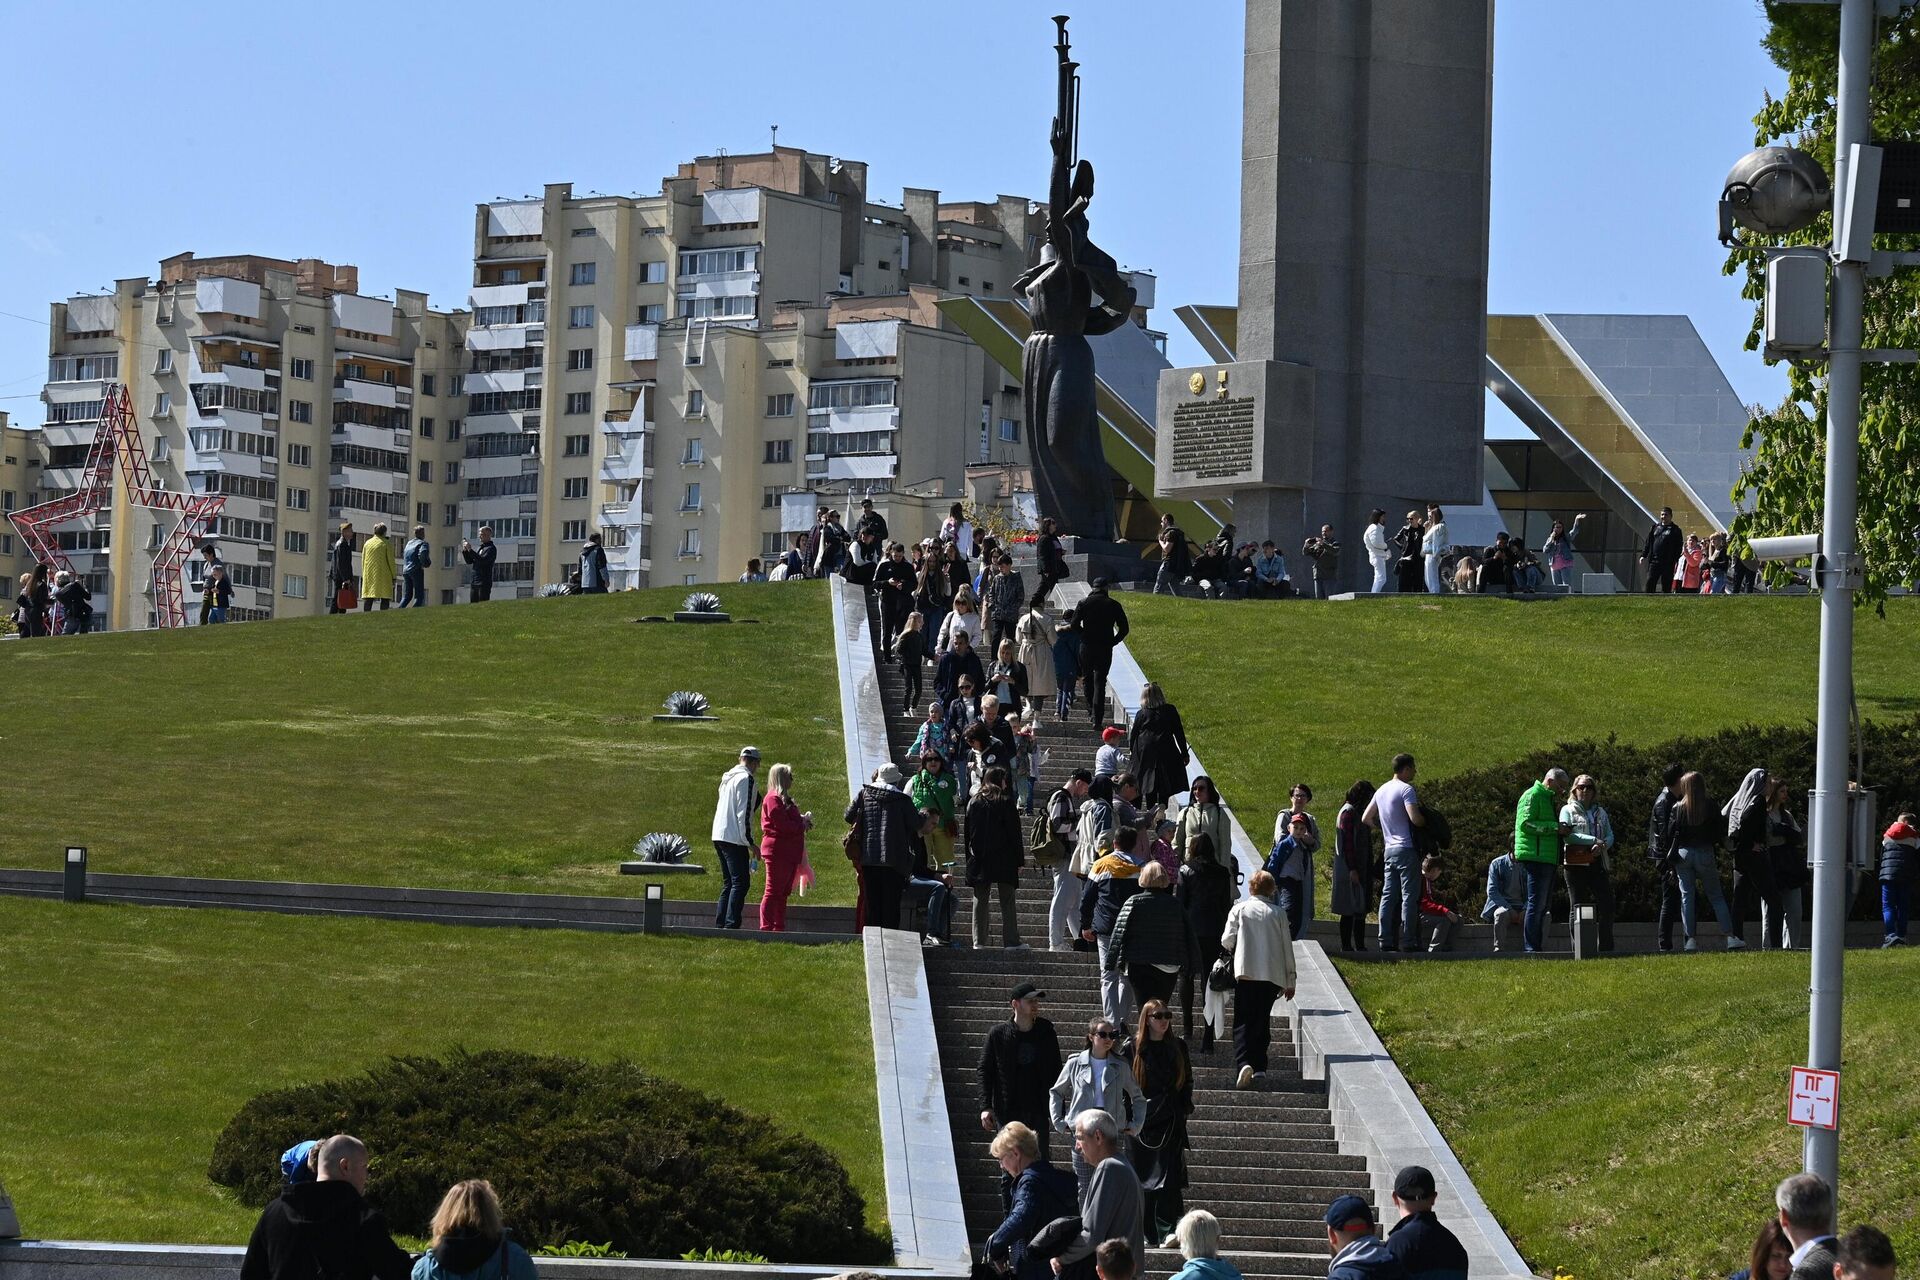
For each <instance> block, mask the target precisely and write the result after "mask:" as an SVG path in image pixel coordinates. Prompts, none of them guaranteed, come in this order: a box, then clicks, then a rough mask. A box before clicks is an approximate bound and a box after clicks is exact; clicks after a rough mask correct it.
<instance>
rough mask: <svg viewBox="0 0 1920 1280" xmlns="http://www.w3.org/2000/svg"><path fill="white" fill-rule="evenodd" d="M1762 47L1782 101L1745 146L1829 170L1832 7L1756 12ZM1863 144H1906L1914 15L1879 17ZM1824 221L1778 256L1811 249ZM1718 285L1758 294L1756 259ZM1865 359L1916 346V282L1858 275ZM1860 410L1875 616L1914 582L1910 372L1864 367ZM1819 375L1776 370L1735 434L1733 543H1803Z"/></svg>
mask: <svg viewBox="0 0 1920 1280" xmlns="http://www.w3.org/2000/svg"><path fill="white" fill-rule="evenodd" d="M1766 12H1767V19H1768V22H1769V23H1770V29H1769V31H1768V33H1767V36H1766V39H1765V41H1764V44H1765V46H1766V49H1767V52H1768V53H1769V54H1770V55H1771V56H1772V58H1773V60H1774V62H1775V63H1777V64H1778V65H1779V66H1780V67H1781V69H1782V70H1784V71H1785V72H1786V73H1787V90H1786V93H1785V95H1784V96H1782V97H1780V98H1775V97H1774V96H1773V95H1771V94H1768V95H1767V97H1766V101H1765V103H1764V104H1763V105H1762V107H1761V109H1760V112H1759V114H1757V115H1756V116H1754V118H1753V122H1754V126H1755V130H1754V145H1755V146H1767V145H1770V144H1773V143H1776V142H1779V141H1783V140H1784V141H1787V142H1789V143H1790V144H1791V145H1794V146H1797V147H1800V148H1801V149H1802V150H1804V151H1807V152H1809V153H1811V154H1812V155H1813V156H1814V157H1815V158H1816V159H1817V160H1819V161H1820V163H1821V164H1822V165H1823V166H1824V167H1825V168H1826V171H1827V172H1828V173H1829V174H1831V173H1832V172H1833V130H1834V102H1833V88H1834V84H1835V82H1836V78H1837V71H1838V68H1837V62H1838V56H1839V37H1840V17H1839V9H1838V7H1837V6H1834V7H1828V6H1824V5H1804V4H1779V3H1771V2H1770V3H1768V4H1767V5H1766ZM1872 113H1873V134H1874V137H1875V138H1876V139H1905V138H1916V137H1920V14H1916V13H1915V12H1913V11H1908V12H1905V13H1903V14H1902V15H1901V16H1899V17H1898V18H1882V19H1879V25H1878V29H1877V32H1876V44H1875V49H1874V59H1873V91H1872ZM1832 235H1833V220H1832V215H1831V214H1830V213H1829V214H1823V215H1821V217H1820V219H1819V221H1818V222H1816V223H1814V224H1813V225H1812V226H1811V227H1809V228H1807V229H1806V230H1805V231H1802V232H1798V233H1796V234H1794V235H1790V236H1785V237H1782V238H1781V239H1780V240H1779V241H1778V243H1780V244H1805V245H1820V246H1825V245H1826V244H1827V243H1828V242H1829V241H1830V240H1831V239H1832ZM1876 244H1877V246H1878V247H1880V248H1883V249H1915V248H1920V236H1911V235H1907V236H1884V235H1883V236H1881V237H1879V239H1878V240H1877V241H1876ZM1726 273H1727V274H1728V275H1736V274H1743V275H1744V278H1745V283H1744V286H1743V287H1742V289H1741V296H1742V297H1744V298H1750V299H1752V300H1754V301H1755V302H1756V303H1758V302H1761V301H1762V300H1763V299H1764V298H1765V296H1766V280H1765V261H1764V258H1763V256H1762V255H1761V254H1760V253H1758V252H1756V251H1754V250H1749V249H1736V250H1734V252H1733V253H1732V254H1731V255H1729V257H1728V259H1727V264H1726ZM1865 319H1866V339H1865V345H1866V346H1868V347H1902V348H1915V347H1920V270H1914V269H1905V270H1896V271H1895V272H1893V273H1892V274H1891V275H1888V276H1882V277H1877V278H1876V277H1869V279H1868V281H1867V296H1866V311H1865ZM1762 324H1763V312H1762V311H1761V309H1759V308H1756V309H1755V314H1754V323H1753V328H1752V329H1751V330H1750V331H1749V332H1748V334H1747V343H1746V345H1747V349H1748V350H1749V351H1754V350H1758V349H1759V347H1760V345H1761V327H1762ZM1861 379H1862V396H1861V406H1860V517H1859V539H1860V553H1861V556H1862V558H1863V560H1864V562H1865V566H1866V579H1865V586H1864V589H1863V590H1862V591H1861V593H1860V595H1859V599H1860V600H1861V601H1862V602H1871V603H1873V604H1875V605H1876V606H1878V605H1882V604H1883V603H1884V602H1885V600H1886V596H1887V591H1888V589H1889V588H1893V587H1901V586H1906V587H1912V586H1914V585H1915V583H1916V581H1920V368H1916V367H1915V366H1913V365H1904V364H1882V363H1877V362H1869V363H1868V364H1867V365H1866V366H1865V368H1864V369H1863V370H1862V375H1861ZM1826 433H1827V379H1826V371H1825V366H1824V365H1823V364H1816V363H1812V362H1805V363H1798V364H1796V365H1794V367H1792V368H1791V369H1790V370H1789V372H1788V389H1787V395H1786V398H1785V399H1784V400H1782V401H1781V403H1780V404H1779V405H1778V406H1777V407H1775V408H1772V409H1767V410H1762V411H1760V412H1758V413H1756V415H1755V416H1754V418H1753V419H1752V421H1751V422H1749V423H1748V424H1747V430H1746V432H1745V434H1744V435H1743V436H1742V438H1741V442H1740V443H1741V445H1742V446H1743V447H1746V448H1750V449H1752V450H1753V460H1752V462H1751V464H1750V465H1749V466H1748V467H1747V469H1746V470H1745V471H1744V472H1743V473H1742V475H1741V477H1740V480H1739V481H1738V482H1737V483H1736V484H1735V486H1734V490H1733V501H1734V505H1735V507H1737V508H1738V509H1739V512H1740V514H1739V515H1738V516H1737V517H1736V518H1735V520H1734V523H1733V532H1734V535H1735V537H1736V538H1737V539H1739V540H1741V541H1743V542H1744V541H1745V540H1746V539H1748V538H1753V537H1763V536H1767V535H1771V534H1786V533H1807V532H1810V531H1811V529H1812V523H1813V521H1814V520H1815V519H1817V517H1818V513H1819V512H1820V511H1822V510H1823V509H1824V507H1825V471H1826V461H1827V450H1826Z"/></svg>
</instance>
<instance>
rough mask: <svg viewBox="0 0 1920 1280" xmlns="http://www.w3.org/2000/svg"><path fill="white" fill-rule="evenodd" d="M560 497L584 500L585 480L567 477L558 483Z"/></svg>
mask: <svg viewBox="0 0 1920 1280" xmlns="http://www.w3.org/2000/svg"><path fill="white" fill-rule="evenodd" d="M560 496H561V497H563V498H584V497H586V496H587V478H586V477H585V476H568V477H567V478H566V479H564V480H562V481H561V482H560Z"/></svg>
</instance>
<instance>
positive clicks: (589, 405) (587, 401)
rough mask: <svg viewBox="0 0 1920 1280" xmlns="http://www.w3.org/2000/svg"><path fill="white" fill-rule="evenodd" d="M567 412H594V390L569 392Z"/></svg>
mask: <svg viewBox="0 0 1920 1280" xmlns="http://www.w3.org/2000/svg"><path fill="white" fill-rule="evenodd" d="M567 412H568V413H592V412H593V392H591V391H569V392H567Z"/></svg>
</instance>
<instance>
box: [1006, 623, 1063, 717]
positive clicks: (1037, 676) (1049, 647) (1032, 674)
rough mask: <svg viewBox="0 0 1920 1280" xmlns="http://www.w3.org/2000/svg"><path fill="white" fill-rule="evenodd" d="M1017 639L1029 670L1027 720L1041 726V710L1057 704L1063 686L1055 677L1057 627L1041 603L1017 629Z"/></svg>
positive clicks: (1022, 659) (1015, 625) (1014, 634)
mask: <svg viewBox="0 0 1920 1280" xmlns="http://www.w3.org/2000/svg"><path fill="white" fill-rule="evenodd" d="M1013 638H1014V640H1015V642H1016V643H1018V645H1019V646H1020V662H1021V664H1022V665H1023V666H1025V667H1026V669H1027V717H1028V721H1027V722H1028V723H1029V724H1038V723H1039V721H1040V710H1041V708H1043V707H1051V706H1052V705H1053V700H1054V696H1055V695H1056V694H1057V693H1059V691H1060V685H1059V683H1058V682H1057V681H1056V680H1055V679H1054V676H1053V624H1052V623H1051V622H1049V621H1047V611H1046V609H1045V608H1044V607H1042V605H1041V604H1040V603H1038V602H1037V601H1036V602H1035V603H1034V604H1033V605H1032V606H1031V607H1030V608H1029V609H1028V610H1027V611H1026V612H1025V613H1023V614H1021V615H1020V621H1018V622H1016V623H1015V624H1014V626H1013Z"/></svg>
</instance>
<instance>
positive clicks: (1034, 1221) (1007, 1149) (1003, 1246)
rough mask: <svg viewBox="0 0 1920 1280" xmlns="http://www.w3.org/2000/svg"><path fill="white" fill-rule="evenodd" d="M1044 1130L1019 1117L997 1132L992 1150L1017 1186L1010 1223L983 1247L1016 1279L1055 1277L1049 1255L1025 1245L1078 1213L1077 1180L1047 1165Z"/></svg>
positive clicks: (1004, 1174) (1003, 1174) (1049, 1279)
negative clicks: (1059, 1221)
mask: <svg viewBox="0 0 1920 1280" xmlns="http://www.w3.org/2000/svg"><path fill="white" fill-rule="evenodd" d="M1045 1132H1046V1130H1045V1129H1039V1130H1036V1129H1034V1128H1033V1127H1032V1126H1030V1125H1025V1124H1021V1123H1019V1122H1018V1121H1015V1122H1014V1123H1011V1124H1009V1125H1007V1126H1006V1127H1005V1128H1004V1129H1002V1130H1000V1132H999V1133H997V1134H995V1135H994V1138H993V1142H992V1144H991V1145H990V1146H989V1147H988V1150H989V1151H991V1152H992V1153H993V1158H994V1159H995V1160H996V1161H998V1162H999V1164H1000V1174H1001V1177H1002V1178H1004V1179H1005V1180H1006V1182H1007V1185H1009V1186H1011V1187H1012V1188H1013V1193H1012V1195H1011V1196H1010V1197H1008V1198H1007V1199H1008V1202H1009V1208H1008V1210H1007V1218H1006V1221H1004V1222H1002V1223H1001V1224H1000V1225H999V1226H998V1227H996V1228H994V1232H993V1234H992V1235H991V1236H989V1237H987V1244H986V1248H985V1250H984V1252H985V1254H986V1256H987V1258H988V1259H989V1260H990V1261H991V1262H992V1263H993V1265H994V1266H995V1267H996V1268H999V1269H1003V1270H1004V1271H1005V1272H1006V1273H1008V1274H1011V1275H1012V1276H1013V1277H1014V1280H1053V1276H1054V1273H1053V1271H1052V1270H1051V1269H1050V1267H1049V1261H1050V1259H1049V1258H1048V1257H1042V1256H1041V1255H1040V1254H1038V1253H1036V1252H1030V1251H1029V1250H1028V1248H1027V1246H1028V1245H1029V1244H1030V1243H1031V1242H1032V1241H1033V1240H1034V1238H1035V1237H1036V1236H1038V1235H1039V1234H1040V1231H1041V1229H1042V1228H1043V1227H1045V1226H1047V1225H1048V1224H1049V1223H1052V1222H1055V1221H1058V1220H1059V1219H1061V1218H1071V1217H1073V1216H1074V1215H1076V1214H1077V1213H1079V1211H1080V1205H1079V1199H1080V1197H1079V1184H1078V1183H1077V1182H1076V1181H1075V1180H1074V1176H1073V1175H1072V1174H1071V1173H1068V1172H1067V1171H1066V1170H1065V1169H1056V1168H1054V1167H1053V1166H1052V1165H1051V1164H1049V1163H1047V1159H1046V1148H1045V1147H1044V1146H1042V1145H1041V1144H1042V1143H1044V1142H1045V1141H1046V1138H1045V1137H1044V1136H1043V1135H1044V1134H1045Z"/></svg>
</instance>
